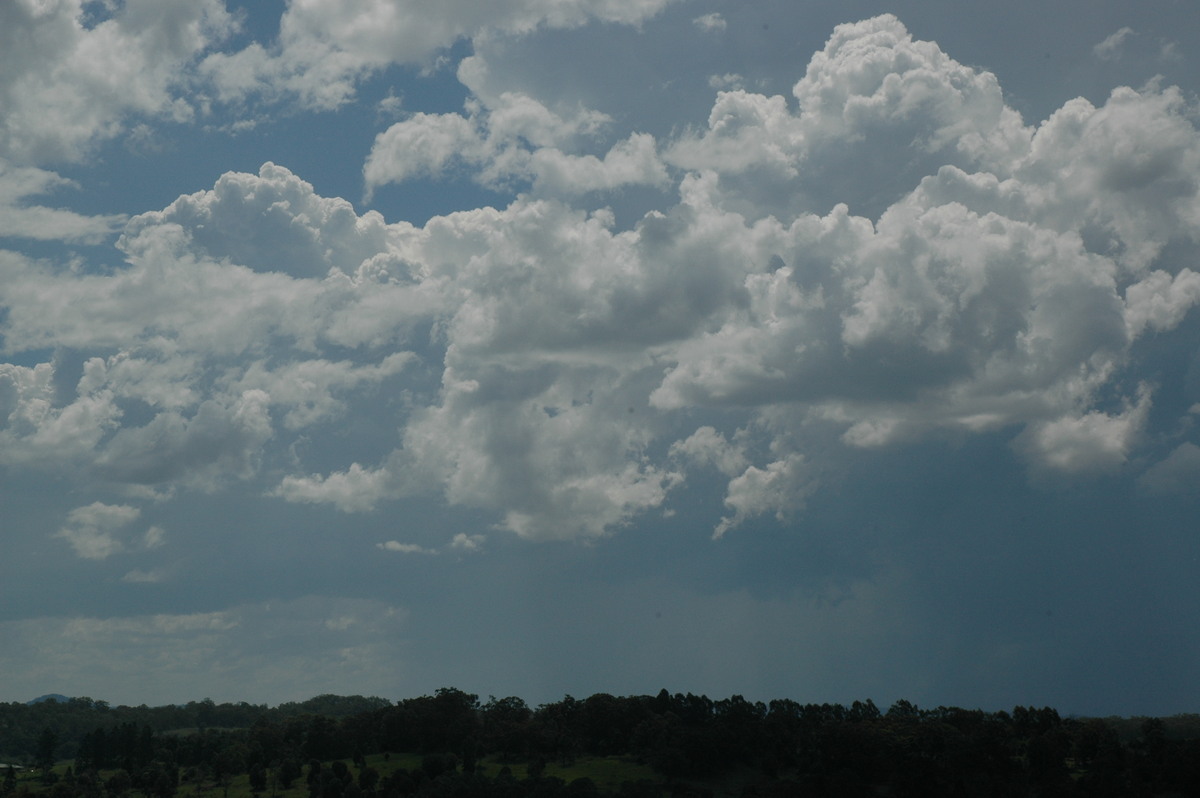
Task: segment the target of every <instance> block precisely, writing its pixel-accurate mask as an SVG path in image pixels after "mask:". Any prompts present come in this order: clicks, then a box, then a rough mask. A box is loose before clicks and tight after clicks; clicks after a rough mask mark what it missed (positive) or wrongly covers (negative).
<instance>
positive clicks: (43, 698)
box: [25, 693, 71, 705]
mask: <svg viewBox="0 0 1200 798" xmlns="http://www.w3.org/2000/svg"><path fill="white" fill-rule="evenodd" d="M70 700H71V699H70V698H68V697H67V696H65V695H62V694H61V693H46V694H45V695H40V696H38V697H37V698H35V699H33V700H32V701H26V702H25V703H26V704H27V705H28V704H44V703H45V702H47V701H53V702H54V703H56V704H65V703H67V702H68V701H70Z"/></svg>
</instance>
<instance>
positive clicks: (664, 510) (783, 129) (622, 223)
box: [0, 0, 1200, 714]
mask: <svg viewBox="0 0 1200 798" xmlns="http://www.w3.org/2000/svg"><path fill="white" fill-rule="evenodd" d="M1197 30H1200V11H1197V10H1196V8H1195V7H1194V5H1193V4H1190V3H1183V2H1167V1H1166V0H1155V2H1150V3H1138V4H1134V3H1129V2H1101V3H1097V2H1090V1H1089V2H1068V3H1058V4H1054V6H1053V8H1049V7H1047V6H1046V4H1044V3H1032V2H1017V3H1009V4H1005V5H1004V6H995V7H994V8H990V7H986V6H983V5H976V6H972V7H971V8H970V10H969V12H968V11H964V7H963V5H962V4H961V3H949V2H922V3H899V4H895V3H893V4H888V5H886V6H885V5H883V4H880V3H876V2H849V3H840V4H819V3H800V2H790V1H789V2H783V1H782V0H780V1H779V2H774V1H772V0H755V2H736V3H735V2H720V1H719V0H605V1H604V2H589V0H504V1H503V2H490V3H486V4H484V3H443V4H437V5H436V6H434V7H432V8H431V7H430V6H429V4H424V3H421V4H419V3H416V2H410V0H353V2H346V1H345V0H338V1H337V2H335V1H334V0H293V1H292V2H232V0H225V1H224V2H223V1H222V0H125V1H124V2H120V1H119V0H97V1H95V2H83V1H82V0H53V2H34V0H15V2H7V3H3V4H0V534H2V538H0V539H2V541H3V556H0V673H3V680H2V684H0V700H8V701H16V700H27V699H28V698H32V697H34V696H36V695H40V694H43V693H48V692H61V693H66V694H70V695H89V696H92V697H94V698H98V699H104V700H108V701H111V702H115V703H134V704H138V703H148V704H160V703H168V702H179V701H187V700H192V699H198V698H203V697H212V698H213V699H215V700H218V701H226V700H231V701H241V700H246V701H252V702H256V703H258V702H265V703H272V704H273V703H278V702H282V701H288V700H298V699H303V698H307V697H310V696H312V695H316V694H318V693H325V692H334V693H347V694H348V693H362V694H374V695H381V696H385V697H389V698H400V697H405V696H411V695H419V694H422V693H428V692H431V691H433V690H435V689H437V688H438V687H442V686H455V687H459V688H461V689H464V690H468V691H471V692H475V693H478V694H480V695H482V696H487V695H496V696H503V695H519V696H522V697H524V698H525V699H526V700H528V701H530V702H531V703H540V702H544V701H550V700H556V699H558V698H560V697H561V696H562V695H564V694H567V693H569V694H572V695H576V696H585V695H590V694H592V693H595V692H611V693H615V694H633V693H653V692H657V691H658V690H659V689H660V688H663V687H666V688H667V689H669V690H672V691H691V692H696V693H701V692H703V693H707V694H709V695H710V696H714V697H715V696H727V695H731V694H735V693H738V694H743V695H745V696H747V697H750V698H755V699H770V698H774V697H790V698H794V699H796V700H800V701H841V702H850V701H853V700H856V699H865V698H872V699H873V700H875V702H876V703H877V704H880V705H884V706H886V705H888V704H890V703H891V702H893V701H895V700H898V699H901V698H904V699H908V700H910V701H913V702H915V703H917V704H919V705H923V706H925V705H928V706H936V705H938V704H945V705H952V704H953V705H960V706H967V707H982V708H985V709H1007V708H1011V707H1012V706H1013V705H1015V704H1036V705H1052V706H1055V707H1057V708H1059V709H1060V710H1061V711H1064V712H1068V713H1076V714H1170V713H1175V712H1185V711H1195V709H1196V706H1197V702H1198V701H1200V687H1198V686H1197V684H1196V682H1195V679H1194V673H1195V670H1196V667H1197V665H1198V664H1200V641H1198V640H1197V638H1196V636H1195V633H1194V630H1195V629H1196V628H1197V626H1198V624H1200V606H1198V602H1197V600H1196V597H1195V573H1196V571H1197V569H1198V568H1200V539H1198V538H1197V535H1196V529H1197V528H1198V526H1200V525H1198V523H1197V521H1198V520H1200V504H1198V500H1197V496H1198V495H1200V490H1197V488H1200V430H1198V429H1197V426H1196V422H1197V419H1198V417H1200V349H1198V346H1197V345H1198V343H1200V314H1198V313H1197V311H1196V310H1195V307H1194V306H1195V305H1196V304H1198V303H1200V267H1197V265H1196V264H1197V255H1198V254H1200V234H1198V233H1197V231H1198V230H1200V131H1198V130H1197V119H1198V118H1200V101H1198V99H1197V94H1196V92H1197V88H1198V86H1200V79H1198V77H1200V76H1198V73H1197V58H1198V57H1200V56H1197V52H1196V46H1197V40H1196V35H1195V33H1193V32H1194V31H1197Z"/></svg>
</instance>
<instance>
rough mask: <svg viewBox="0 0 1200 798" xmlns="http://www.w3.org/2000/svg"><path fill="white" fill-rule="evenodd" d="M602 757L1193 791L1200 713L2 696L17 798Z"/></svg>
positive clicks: (1199, 781) (698, 773)
mask: <svg viewBox="0 0 1200 798" xmlns="http://www.w3.org/2000/svg"><path fill="white" fill-rule="evenodd" d="M392 753H411V754H417V755H420V756H422V757H423V759H422V760H421V767H420V768H419V770H420V772H419V773H417V772H413V773H409V772H408V771H404V770H399V771H396V772H395V773H388V774H386V777H381V775H380V774H379V773H378V772H375V771H374V769H373V768H371V767H369V766H368V765H367V764H366V757H368V756H375V755H381V754H392ZM586 757H617V758H624V759H627V760H629V761H632V762H637V763H639V764H641V765H643V766H647V767H649V768H652V769H653V772H654V773H656V774H657V775H658V777H659V780H658V781H655V782H652V783H649V782H648V783H640V784H639V785H632V784H630V785H626V787H627V788H628V789H626V787H622V793H625V792H627V793H628V794H640V795H682V794H693V793H688V792H686V790H698V791H699V792H698V793H695V794H701V795H703V794H705V788H704V787H703V786H699V787H698V786H696V785H703V784H705V783H709V784H715V783H722V784H723V783H726V782H724V781H722V780H727V779H728V778H730V777H731V774H737V779H738V784H739V785H740V787H739V792H738V793H737V794H745V795H809V794H811V795H855V794H860V793H861V794H867V792H870V791H874V790H877V789H879V788H886V790H888V791H890V794H895V795H926V796H938V795H954V796H961V795H967V796H972V795H1014V796H1016V795H1022V796H1023V795H1032V794H1040V795H1089V796H1091V795H1105V794H1112V795H1138V794H1145V795H1157V794H1160V793H1162V792H1164V791H1170V790H1181V791H1183V792H1184V793H1186V794H1194V793H1195V790H1196V788H1197V786H1200V716H1197V715H1180V716H1175V717H1172V718H1164V719H1159V718H1107V719H1095V718H1062V717H1061V716H1060V715H1059V714H1058V712H1057V711H1056V710H1054V709H1051V708H1048V707H1045V708H1040V709H1039V708H1034V707H1015V708H1013V710H1012V711H1011V712H985V711H983V710H978V709H974V710H968V709H960V708H957V707H937V708H935V709H922V708H919V707H917V706H914V705H913V704H911V703H909V702H907V701H898V702H896V703H895V704H893V705H892V706H891V707H890V708H888V709H887V710H886V711H882V710H880V709H879V708H878V707H876V705H875V704H874V703H873V702H872V701H870V700H867V701H855V702H853V703H852V704H851V705H850V706H843V705H840V704H800V703H798V702H795V701H792V700H788V699H777V700H773V701H770V702H769V703H763V702H752V701H748V700H746V699H744V698H742V697H741V696H737V695H735V696H732V697H730V698H725V699H719V700H713V699H710V698H708V697H707V696H703V695H700V696H697V695H692V694H690V693H688V694H682V693H676V694H671V693H668V692H667V691H666V690H663V691H661V692H659V693H658V694H657V695H655V696H648V695H643V696H626V697H617V696H612V695H608V694H605V693H599V694H596V695H593V696H590V697H588V698H586V699H576V698H573V697H571V696H566V697H564V698H563V699H562V700H561V701H556V702H552V703H548V704H543V705H541V706H538V707H536V708H534V707H530V706H528V705H527V704H526V703H525V702H524V701H523V700H522V699H520V698H517V697H515V696H510V697H506V698H495V697H489V699H488V700H487V701H480V699H479V698H478V696H476V695H473V694H470V693H465V692H463V691H461V690H457V689H454V688H443V689H441V690H438V691H437V692H436V693H435V694H434V695H432V696H420V697H417V698H408V699H402V700H399V701H396V702H392V701H389V700H387V699H383V698H375V697H363V696H335V695H322V696H317V697H315V698H312V699H309V700H308V701H303V702H299V703H286V704H281V705H279V706H277V707H274V708H271V707H268V706H266V705H256V704H248V703H244V702H242V703H236V704H233V703H225V704H217V703H215V702H213V701H211V700H207V699H206V700H203V701H193V702H189V703H187V704H182V705H174V706H163V707H147V706H144V705H143V706H138V707H128V706H118V707H112V706H110V705H109V704H107V703H106V702H104V701H97V700H93V699H91V698H73V699H70V700H68V701H65V702H60V703H55V702H42V703H38V704H17V703H12V704H0V762H10V763H18V764H21V765H24V766H26V767H27V768H28V769H29V771H28V773H27V775H26V777H25V779H24V782H21V783H18V781H17V780H16V779H15V778H13V777H7V778H4V780H3V781H0V791H2V792H3V793H4V794H6V795H7V794H9V793H13V792H18V793H20V792H25V793H29V794H34V793H36V792H40V791H49V792H50V794H51V795H52V796H53V798H121V797H122V796H124V795H125V794H126V793H127V792H128V791H129V790H131V789H132V790H137V791H140V792H141V794H142V795H143V796H144V797H145V798H172V796H174V795H176V794H177V793H178V792H182V791H183V790H184V787H183V786H181V785H189V786H188V787H187V792H188V793H190V794H200V793H201V792H202V791H204V790H205V789H216V788H217V787H219V786H220V785H221V784H222V780H224V782H223V783H224V789H223V792H220V793H217V794H219V795H222V798H225V796H227V794H228V788H229V783H230V782H229V779H232V778H233V777H244V778H247V779H248V782H247V783H248V784H249V788H250V790H251V792H252V794H255V795H257V794H259V793H262V792H265V791H266V785H267V784H268V783H270V784H271V785H272V790H273V792H272V794H278V791H279V789H280V788H281V787H282V788H283V789H284V790H287V789H289V788H290V787H291V786H292V783H293V782H297V781H298V780H299V781H300V783H301V784H304V785H306V789H308V795H309V796H310V798H403V797H404V796H407V795H480V796H489V795H512V796H516V795H526V794H538V795H557V794H560V792H558V791H556V790H558V788H561V790H562V792H561V794H572V795H574V794H599V793H598V792H597V791H596V788H595V785H591V787H590V789H591V791H592V792H590V793H589V792H588V791H587V790H588V789H589V788H588V785H583V786H575V785H562V784H559V785H558V786H557V787H556V786H555V785H554V784H552V783H550V782H552V781H553V780H549V781H548V780H547V779H545V778H541V777H540V774H541V772H542V769H543V768H544V767H545V766H546V764H547V763H571V762H574V761H575V760H577V759H580V758H586ZM485 760H486V761H487V762H490V763H493V764H496V763H511V764H513V765H514V766H516V765H517V764H518V763H519V764H520V765H521V766H522V767H523V768H524V772H525V773H526V778H525V780H524V781H521V782H519V783H518V782H517V781H516V780H515V778H514V777H512V776H511V775H508V776H507V777H506V778H507V779H508V781H505V782H504V783H503V784H501V783H500V780H499V779H500V777H498V776H497V777H494V778H493V777H491V776H488V775H486V769H485V768H484V767H483V765H482V763H483V762H485ZM64 761H68V762H69V766H70V768H71V769H70V771H67V776H66V777H62V776H60V775H59V771H61V770H62V763H63V762H64ZM347 761H349V762H352V763H353V764H354V768H355V771H354V772H352V771H351V770H350V768H349V766H348V765H347V764H346V762H347ZM321 763H326V766H325V767H324V768H322V764H321ZM56 764H58V765H59V766H58V767H55V766H56ZM477 766H478V767H477ZM306 770H307V773H308V775H307V777H306V778H307V781H304V780H302V779H301V776H302V775H303V773H304V772H305V771H306ZM29 774H41V775H39V776H37V777H36V778H35V777H34V776H33V775H29ZM331 774H332V775H331ZM397 774H402V775H397ZM4 776H6V774H4V773H0V777H4ZM535 782H536V784H535ZM543 782H545V783H543ZM205 785H208V787H207V788H206V787H205ZM435 785H441V786H435ZM505 785H507V786H505ZM521 785H523V786H521ZM538 785H540V786H538ZM689 785H690V786H689ZM568 787H571V789H575V790H576V792H571V791H570V790H569V789H568ZM506 790H507V791H506ZM748 790H749V791H748ZM580 791H583V792H580ZM747 791H748V792H747ZM863 791H866V792H863ZM622 793H619V794H622ZM710 793H711V790H710ZM720 794H726V793H720Z"/></svg>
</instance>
